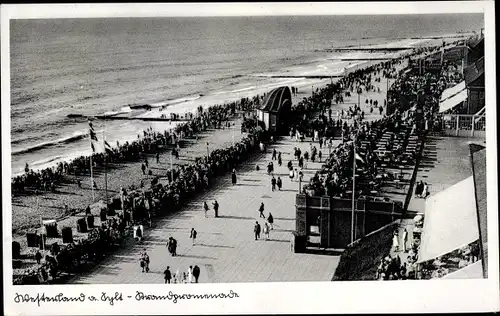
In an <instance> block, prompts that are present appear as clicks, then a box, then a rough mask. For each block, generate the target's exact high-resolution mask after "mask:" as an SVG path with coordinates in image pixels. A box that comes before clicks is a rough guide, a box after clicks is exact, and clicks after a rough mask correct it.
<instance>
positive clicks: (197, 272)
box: [193, 265, 200, 283]
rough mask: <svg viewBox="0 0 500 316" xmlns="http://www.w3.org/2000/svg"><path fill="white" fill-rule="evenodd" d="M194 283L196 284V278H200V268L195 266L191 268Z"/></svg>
mask: <svg viewBox="0 0 500 316" xmlns="http://www.w3.org/2000/svg"><path fill="white" fill-rule="evenodd" d="M193 276H194V283H198V278H199V277H200V267H198V266H197V265H195V266H194V268H193Z"/></svg>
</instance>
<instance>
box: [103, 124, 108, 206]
mask: <svg viewBox="0 0 500 316" xmlns="http://www.w3.org/2000/svg"><path fill="white" fill-rule="evenodd" d="M102 139H103V142H104V143H103V146H104V188H105V192H106V210H107V209H108V203H109V200H108V151H107V150H106V116H104V129H103V131H102Z"/></svg>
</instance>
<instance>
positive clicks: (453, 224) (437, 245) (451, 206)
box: [419, 176, 479, 262]
mask: <svg viewBox="0 0 500 316" xmlns="http://www.w3.org/2000/svg"><path fill="white" fill-rule="evenodd" d="M478 239H479V228H478V224H477V213H476V201H475V195H474V180H473V178H472V176H471V177H469V178H467V179H465V180H463V181H461V182H459V183H457V184H455V185H453V186H451V187H449V188H447V189H446V190H444V191H441V192H439V193H436V194H435V195H433V196H430V197H428V198H427V200H426V201H425V219H424V230H423V233H422V241H421V245H420V251H419V262H424V261H428V260H432V259H435V258H437V257H440V256H442V255H445V254H448V253H450V252H452V251H453V250H456V249H459V248H461V247H464V246H466V245H468V244H470V243H471V242H474V241H476V240H478Z"/></svg>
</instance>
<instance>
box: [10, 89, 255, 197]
mask: <svg viewBox="0 0 500 316" xmlns="http://www.w3.org/2000/svg"><path fill="white" fill-rule="evenodd" d="M259 98H261V97H260V96H259V97H258V99H259ZM245 100H246V101H245ZM251 104H253V103H251ZM243 105H245V106H244V107H245V108H246V107H248V106H249V105H248V100H247V99H242V100H241V101H237V102H231V103H227V104H224V105H215V106H212V107H209V108H208V109H205V110H204V109H203V107H202V106H200V107H198V109H197V115H196V116H192V119H191V120H190V121H187V122H184V123H182V124H179V125H177V126H176V127H175V128H173V129H172V130H165V131H164V132H163V133H160V132H153V130H152V129H147V130H145V131H144V132H143V135H137V140H135V141H131V142H128V141H127V142H125V143H123V144H120V143H119V142H118V141H117V142H116V146H115V147H114V148H108V149H106V150H105V151H104V152H98V153H93V154H92V157H90V156H80V157H78V158H75V159H73V160H72V161H70V162H60V163H58V164H57V165H56V166H53V167H49V168H45V169H42V170H38V171H35V170H33V169H31V168H30V166H29V165H28V164H26V166H25V173H24V174H22V175H19V176H16V177H13V178H12V182H11V183H12V192H13V193H14V194H16V193H24V194H26V193H31V192H34V193H38V192H43V191H49V190H50V191H53V192H54V191H56V189H57V186H58V185H59V184H60V183H61V181H62V180H63V178H64V176H65V175H74V176H76V177H77V180H76V181H77V183H78V185H81V180H79V179H78V177H79V176H83V175H89V174H90V167H91V166H90V162H91V160H92V165H93V167H94V168H96V167H98V168H102V167H104V166H105V165H106V163H120V162H129V161H138V160H140V159H143V158H142V156H143V153H157V152H158V151H159V150H161V149H164V148H166V147H167V146H173V147H174V150H173V154H174V155H175V154H176V153H175V152H176V151H178V148H179V146H178V144H179V142H180V140H181V139H183V138H184V137H192V136H194V135H196V134H197V133H200V132H201V131H204V130H206V129H207V128H219V129H224V128H227V127H229V119H230V118H231V117H232V116H234V115H235V113H236V110H237V109H241V108H242V107H243Z"/></svg>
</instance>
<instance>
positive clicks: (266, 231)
mask: <svg viewBox="0 0 500 316" xmlns="http://www.w3.org/2000/svg"><path fill="white" fill-rule="evenodd" d="M264 235H265V236H266V240H269V224H267V222H265V223H264Z"/></svg>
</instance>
